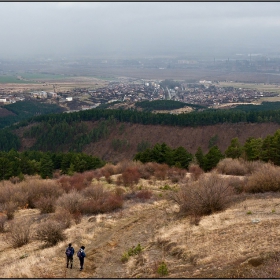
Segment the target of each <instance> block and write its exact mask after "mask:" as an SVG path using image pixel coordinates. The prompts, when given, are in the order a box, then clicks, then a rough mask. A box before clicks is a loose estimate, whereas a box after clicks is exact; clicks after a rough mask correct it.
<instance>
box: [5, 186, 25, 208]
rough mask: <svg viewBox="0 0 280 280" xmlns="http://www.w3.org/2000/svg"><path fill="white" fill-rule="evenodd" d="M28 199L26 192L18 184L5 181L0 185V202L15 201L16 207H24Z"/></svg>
mask: <svg viewBox="0 0 280 280" xmlns="http://www.w3.org/2000/svg"><path fill="white" fill-rule="evenodd" d="M27 201H28V197H27V194H26V192H25V191H24V190H22V188H21V186H20V185H14V184H13V183H11V182H9V181H5V182H4V184H1V185H0V203H3V204H4V203H9V202H12V203H15V204H17V206H18V207H24V205H26V203H27Z"/></svg>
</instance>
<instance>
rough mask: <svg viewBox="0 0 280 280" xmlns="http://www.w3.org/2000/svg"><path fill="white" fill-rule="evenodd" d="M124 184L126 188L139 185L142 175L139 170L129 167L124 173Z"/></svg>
mask: <svg viewBox="0 0 280 280" xmlns="http://www.w3.org/2000/svg"><path fill="white" fill-rule="evenodd" d="M121 176H122V182H123V184H124V186H126V187H127V186H130V187H132V186H133V185H134V184H138V182H139V179H140V173H139V171H138V168H135V167H129V168H127V169H126V170H125V171H124V172H123V173H122V175H121Z"/></svg>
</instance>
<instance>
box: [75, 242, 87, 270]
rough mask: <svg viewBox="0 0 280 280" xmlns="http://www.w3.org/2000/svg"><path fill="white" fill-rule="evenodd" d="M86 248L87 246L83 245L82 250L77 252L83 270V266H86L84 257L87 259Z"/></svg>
mask: <svg viewBox="0 0 280 280" xmlns="http://www.w3.org/2000/svg"><path fill="white" fill-rule="evenodd" d="M84 250H85V246H81V248H80V250H79V251H78V253H77V256H78V258H79V260H80V270H82V269H83V266H84V259H85V256H86V253H85V251H84Z"/></svg>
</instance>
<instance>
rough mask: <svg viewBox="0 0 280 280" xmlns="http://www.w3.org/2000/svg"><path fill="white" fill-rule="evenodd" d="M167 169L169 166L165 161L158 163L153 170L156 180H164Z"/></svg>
mask: <svg viewBox="0 0 280 280" xmlns="http://www.w3.org/2000/svg"><path fill="white" fill-rule="evenodd" d="M168 170H169V166H168V165H167V164H166V163H164V164H158V165H157V166H156V168H155V171H154V176H155V178H156V179H157V180H165V178H166V176H167V171H168Z"/></svg>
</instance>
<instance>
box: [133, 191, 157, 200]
mask: <svg viewBox="0 0 280 280" xmlns="http://www.w3.org/2000/svg"><path fill="white" fill-rule="evenodd" d="M152 195H153V193H152V192H151V191H150V190H140V191H138V192H137V193H136V197H137V198H139V199H140V200H146V199H150V198H151V197H152Z"/></svg>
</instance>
